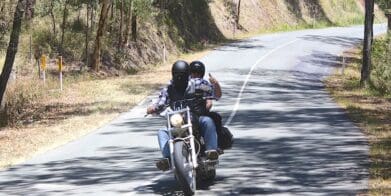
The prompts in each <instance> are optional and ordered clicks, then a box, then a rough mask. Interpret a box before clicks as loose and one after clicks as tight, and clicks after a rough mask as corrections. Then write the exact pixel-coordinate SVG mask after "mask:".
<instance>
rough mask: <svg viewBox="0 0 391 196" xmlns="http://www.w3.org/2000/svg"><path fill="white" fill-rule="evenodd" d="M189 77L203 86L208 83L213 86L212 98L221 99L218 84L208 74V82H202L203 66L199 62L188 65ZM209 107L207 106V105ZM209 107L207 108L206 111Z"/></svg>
mask: <svg viewBox="0 0 391 196" xmlns="http://www.w3.org/2000/svg"><path fill="white" fill-rule="evenodd" d="M190 76H191V79H194V80H196V81H199V82H200V83H203V84H208V83H209V82H210V83H211V84H212V85H213V88H214V96H215V98H216V99H220V98H221V95H222V93H221V87H220V84H219V82H218V81H217V80H216V79H215V78H214V77H213V76H212V75H211V74H209V82H208V81H207V80H204V79H203V78H204V76H205V65H204V63H202V62H201V61H193V62H191V63H190ZM208 106H209V105H208ZM209 109H210V107H208V110H209Z"/></svg>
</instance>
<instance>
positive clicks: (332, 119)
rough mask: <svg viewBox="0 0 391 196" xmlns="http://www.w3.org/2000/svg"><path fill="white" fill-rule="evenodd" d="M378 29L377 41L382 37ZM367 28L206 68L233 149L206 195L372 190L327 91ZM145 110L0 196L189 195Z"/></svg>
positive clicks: (230, 52)
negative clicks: (164, 157)
mask: <svg viewBox="0 0 391 196" xmlns="http://www.w3.org/2000/svg"><path fill="white" fill-rule="evenodd" d="M385 29H386V26H385V25H377V26H376V27H375V32H384V31H385ZM362 37H363V27H346V28H342V27H339V28H327V29H318V30H303V31H296V32H288V33H275V34H268V35H262V36H259V37H254V38H250V39H245V40H242V41H239V42H236V43H231V44H228V45H226V46H223V47H219V48H216V49H215V50H214V51H212V52H211V53H209V54H208V55H207V56H205V57H203V58H202V59H201V60H202V61H204V62H205V64H206V66H207V72H211V73H212V74H213V75H214V76H215V77H216V78H217V79H218V80H219V81H220V83H221V84H222V89H223V97H222V99H221V100H220V101H219V102H216V103H215V106H214V110H216V111H219V112H221V113H222V114H223V116H224V119H225V121H224V123H225V124H226V125H227V126H228V127H229V128H230V130H232V132H233V134H234V136H235V144H234V147H233V149H232V150H229V151H226V154H224V155H222V156H221V158H220V163H221V164H220V167H219V168H218V170H217V178H216V181H215V182H214V183H211V184H203V185H201V187H200V189H199V190H198V191H197V193H199V194H200V195H254V194H255V195H261V194H265V195H356V194H360V193H363V192H365V191H366V190H367V188H368V144H367V140H366V138H365V136H364V135H363V134H362V133H361V132H360V130H359V129H358V128H357V127H355V126H354V125H353V124H352V122H350V121H349V120H348V118H347V116H346V114H345V113H344V111H343V110H342V109H341V108H340V107H339V106H338V105H337V104H336V103H335V102H334V101H333V100H332V99H331V97H330V96H329V94H328V93H327V92H326V91H325V89H324V85H323V83H322V79H324V78H325V76H327V75H329V74H330V73H332V72H333V70H334V68H335V67H340V66H341V62H339V61H338V60H337V59H338V56H339V55H340V54H341V53H342V51H343V50H345V49H348V48H351V47H353V46H355V45H356V44H358V43H360V42H361V41H362V40H361V38H362ZM151 98H152V96H151V97H149V98H148V99H147V101H145V102H144V103H141V104H140V105H139V106H137V107H135V108H134V109H132V110H131V111H129V112H127V113H124V114H122V115H121V116H120V117H119V118H117V119H115V120H114V121H113V122H111V123H110V124H108V125H106V126H104V127H102V128H100V129H98V130H97V131H95V132H93V133H91V134H89V135H87V136H85V137H83V138H80V139H79V140H76V141H73V142H71V143H68V144H67V145H64V146H61V147H59V148H57V149H54V150H51V151H49V152H47V153H45V154H42V155H40V156H37V157H35V158H33V159H31V160H29V161H27V162H25V163H23V164H19V165H16V166H14V167H12V168H9V169H7V170H5V171H2V172H0V195H181V194H182V193H181V191H180V189H179V187H178V186H177V185H176V182H175V180H174V177H173V175H172V174H171V173H162V172H160V171H158V170H157V169H156V168H155V166H154V160H155V159H157V158H159V157H160V156H161V155H160V152H159V151H158V143H157V137H156V134H157V131H156V130H157V129H158V128H159V127H162V126H163V125H164V122H163V121H162V120H160V119H146V118H144V117H143V116H144V113H145V108H146V106H147V104H148V102H149V99H151Z"/></svg>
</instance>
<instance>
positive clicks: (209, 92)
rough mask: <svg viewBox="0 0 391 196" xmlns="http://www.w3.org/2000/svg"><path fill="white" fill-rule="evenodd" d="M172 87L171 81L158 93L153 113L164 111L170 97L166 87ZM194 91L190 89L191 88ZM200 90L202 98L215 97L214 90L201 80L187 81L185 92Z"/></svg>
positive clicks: (205, 81)
mask: <svg viewBox="0 0 391 196" xmlns="http://www.w3.org/2000/svg"><path fill="white" fill-rule="evenodd" d="M170 85H172V81H170V83H169V84H168V85H167V87H165V88H163V89H162V90H161V91H160V93H159V99H158V100H156V101H155V102H154V103H153V106H154V110H155V111H162V110H163V109H165V107H166V106H167V105H169V104H170V96H169V95H168V86H170ZM193 87H194V88H195V89H191V88H193ZM198 89H200V90H202V91H203V92H204V95H203V96H204V97H215V96H214V88H213V86H212V85H211V84H210V83H209V82H208V81H207V80H204V79H202V78H192V79H190V80H189V83H188V85H187V88H186V91H195V90H198Z"/></svg>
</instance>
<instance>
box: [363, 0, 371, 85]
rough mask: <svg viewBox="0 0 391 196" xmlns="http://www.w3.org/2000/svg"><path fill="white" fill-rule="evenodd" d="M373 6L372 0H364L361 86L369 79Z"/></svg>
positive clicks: (366, 83)
mask: <svg viewBox="0 0 391 196" xmlns="http://www.w3.org/2000/svg"><path fill="white" fill-rule="evenodd" d="M374 6H375V3H374V0H365V26H364V49H363V62H362V63H363V64H362V68H361V81H360V84H361V86H366V85H368V83H369V81H370V74H371V51H372V36H373V17H374V14H373V11H374Z"/></svg>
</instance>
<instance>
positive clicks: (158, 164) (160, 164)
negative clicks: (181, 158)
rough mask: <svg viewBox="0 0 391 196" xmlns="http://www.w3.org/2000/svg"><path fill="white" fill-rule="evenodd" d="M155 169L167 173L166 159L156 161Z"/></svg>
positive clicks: (168, 163)
mask: <svg viewBox="0 0 391 196" xmlns="http://www.w3.org/2000/svg"><path fill="white" fill-rule="evenodd" d="M156 167H157V168H158V169H159V170H161V171H168V170H169V169H170V161H169V160H168V158H161V159H159V160H157V161H156Z"/></svg>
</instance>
